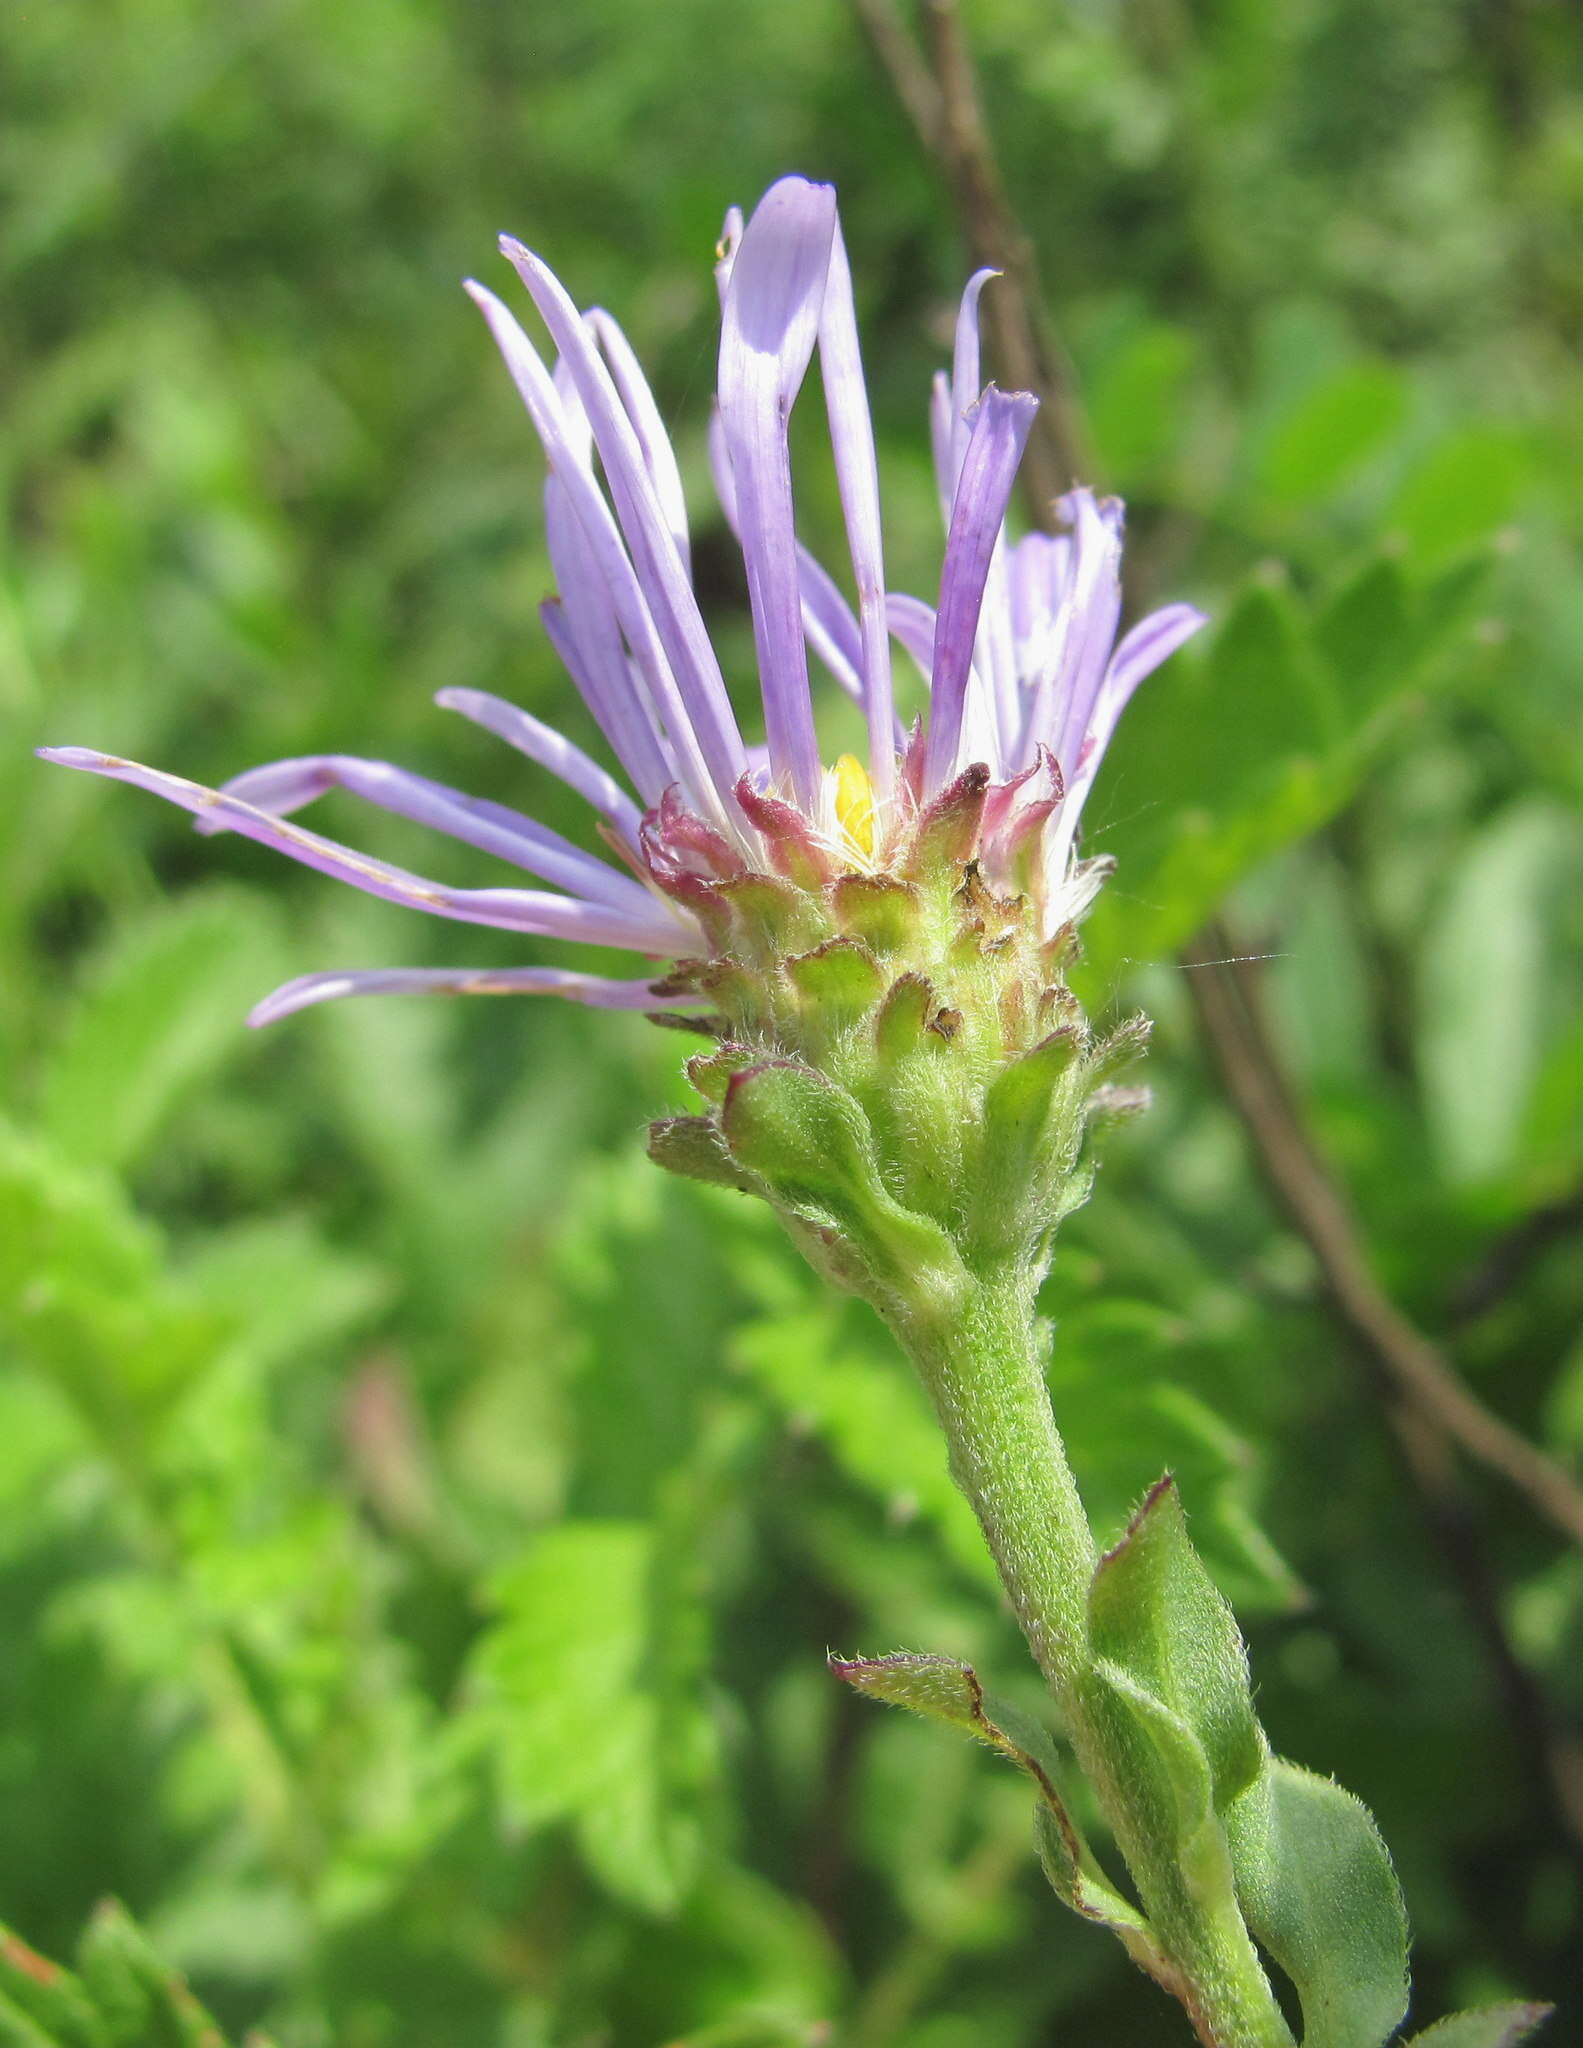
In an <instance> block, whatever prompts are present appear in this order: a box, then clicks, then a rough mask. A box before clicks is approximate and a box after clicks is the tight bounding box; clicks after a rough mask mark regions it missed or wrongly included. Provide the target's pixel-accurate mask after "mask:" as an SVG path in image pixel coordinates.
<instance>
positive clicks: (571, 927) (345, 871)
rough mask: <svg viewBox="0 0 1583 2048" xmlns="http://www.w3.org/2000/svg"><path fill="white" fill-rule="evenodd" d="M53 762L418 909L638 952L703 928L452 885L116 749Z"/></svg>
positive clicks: (657, 950)
mask: <svg viewBox="0 0 1583 2048" xmlns="http://www.w3.org/2000/svg"><path fill="white" fill-rule="evenodd" d="M39 751H40V754H41V755H42V757H43V759H44V760H46V761H54V762H57V763H58V764H59V765H60V766H62V767H65V768H84V769H86V770H88V771H89V773H91V774H94V775H105V776H108V777H109V778H110V780H111V781H113V782H130V783H133V784H135V785H136V787H137V788H139V789H146V790H150V791H152V792H153V794H154V795H155V796H162V797H164V798H166V799H167V801H168V802H170V803H173V804H179V805H180V806H181V808H182V809H183V810H185V811H191V812H192V813H193V814H194V816H198V817H208V818H223V820H224V822H225V824H226V825H227V826H229V828H230V829H231V830H232V831H235V832H240V833H241V834H242V835H243V837H244V838H247V839H256V840H257V841H258V842H259V844H260V845H261V846H270V847H273V848H274V849H275V851H276V852H277V853H283V854H285V855H286V856H287V858H288V859H290V860H295V861H300V862H301V863H302V865H303V866H304V867H310V868H316V869H318V871H319V873H320V874H325V875H330V876H332V877H333V878H334V879H335V880H336V881H338V882H349V883H350V884H351V885H352V887H353V888H354V889H361V890H363V892H364V893H365V894H366V895H369V896H379V897H382V898H383V899H384V901H386V902H387V903H401V904H404V905H406V906H407V908H409V909H412V910H426V911H427V912H428V913H429V915H430V916H431V917H447V918H453V919H455V921H456V922H457V923H459V924H487V925H496V926H499V927H500V928H501V929H502V930H505V931H518V932H533V933H536V934H537V935H538V936H539V937H541V938H553V939H581V940H584V941H585V942H587V943H588V944H590V945H595V946H624V947H626V948H627V949H628V950H630V951H632V952H634V953H654V954H661V955H668V954H672V953H675V952H677V951H678V950H679V949H681V948H683V947H685V945H686V944H687V942H688V940H689V939H693V940H696V937H697V934H696V931H695V930H694V929H693V927H692V925H691V923H690V921H688V920H685V919H683V918H682V916H681V915H680V913H678V912H676V911H674V910H672V909H671V908H670V907H669V906H667V905H664V904H662V903H660V902H659V901H658V900H657V899H655V898H650V899H649V900H648V903H647V905H646V907H645V909H644V911H643V913H642V914H641V915H638V914H636V913H632V914H629V913H627V912H625V911H620V910H612V909H610V908H609V907H608V906H606V905H604V904H599V903H584V902H580V901H579V900H578V899H577V898H575V897H572V896H554V895H551V894H549V893H548V892H547V891H545V890H542V889H451V888H447V887H446V886H445V885H444V884H443V883H440V882H431V881H429V880H427V879H426V878H425V877H424V876H422V875H413V874H409V873H408V872H407V870H406V869H405V868H398V867H395V866H393V865H392V864H391V863H390V862H389V861H382V860H376V859H374V858H373V856H372V855H370V854H366V853H354V852H353V851H352V849H351V848H350V847H346V846H341V845H339V844H337V842H336V841H335V840H333V839H324V838H321V837H320V835H319V834H318V833H317V832H308V831H305V830H304V829H303V827H302V826H300V825H290V824H287V822H286V821H285V820H284V819H283V818H276V817H272V816H271V815H270V813H269V812H268V811H261V810H258V809H256V808H255V807H254V806H253V805H252V804H249V803H243V802H242V801H241V800H240V799H239V798H237V797H234V796H226V795H225V794H224V793H223V792H222V791H221V790H218V789H208V788H205V786H204V785H203V784H202V783H199V782H188V781H187V780H186V778H185V777H184V776H180V775H166V774H164V773H163V772H162V771H161V770H159V769H157V768H145V767H143V766H142V765H141V764H140V763H138V762H136V761H124V760H122V759H121V758H120V756H119V755H116V754H99V753H95V752H93V750H92V749H91V748H88V747H43V748H40V750H39Z"/></svg>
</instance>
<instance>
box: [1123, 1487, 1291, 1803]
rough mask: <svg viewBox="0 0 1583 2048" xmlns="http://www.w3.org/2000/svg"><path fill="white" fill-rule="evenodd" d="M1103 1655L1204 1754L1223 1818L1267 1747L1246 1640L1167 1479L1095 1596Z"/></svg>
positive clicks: (1131, 1528) (1145, 1505)
mask: <svg viewBox="0 0 1583 2048" xmlns="http://www.w3.org/2000/svg"><path fill="white" fill-rule="evenodd" d="M1089 1625H1090V1628H1091V1630H1092V1632H1093V1643H1094V1648H1095V1651H1096V1652H1097V1653H1098V1654H1099V1655H1100V1656H1101V1657H1105V1658H1108V1659H1109V1660H1110V1661H1111V1662H1112V1663H1114V1664H1116V1665H1119V1666H1120V1667H1121V1668H1122V1669H1123V1670H1125V1671H1126V1672H1128V1673H1129V1674H1130V1676H1131V1677H1133V1678H1135V1679H1136V1680H1137V1681H1138V1682H1139V1683H1140V1684H1141V1685H1143V1686H1144V1687H1146V1688H1147V1689H1148V1691H1149V1692H1150V1693H1152V1694H1153V1695H1154V1697H1155V1698H1156V1699H1158V1700H1159V1701H1161V1702H1162V1703H1163V1704H1164V1705H1165V1706H1166V1707H1168V1708H1170V1709H1171V1711H1172V1712H1173V1713H1174V1714H1176V1715H1177V1716H1178V1717H1179V1718H1180V1719H1181V1720H1182V1721H1183V1722H1185V1723H1186V1725H1187V1726H1188V1727H1189V1728H1190V1729H1191V1730H1192V1731H1193V1733H1194V1734H1195V1735H1196V1736H1197V1738H1198V1740H1199V1742H1200V1743H1201V1744H1202V1745H1203V1751H1204V1756H1205V1758H1206V1760H1207V1762H1208V1765H1209V1769H1210V1772H1211V1774H1212V1779H1213V1793H1212V1798H1213V1805H1214V1808H1215V1811H1216V1812H1224V1811H1225V1808H1226V1806H1227V1805H1228V1804H1229V1802H1230V1801H1231V1800H1233V1799H1234V1798H1235V1797H1236V1796H1237V1794H1238V1793H1239V1792H1242V1791H1244V1790H1245V1789H1246V1788H1247V1786H1249V1785H1250V1784H1252V1782H1253V1780H1254V1779H1255V1778H1256V1777H1257V1776H1258V1774H1259V1770H1260V1768H1261V1766H1262V1763H1263V1760H1264V1753H1265V1751H1264V1739H1263V1737H1262V1735H1261V1733H1260V1731H1259V1724H1258V1721H1257V1718H1256V1717H1255V1715H1254V1711H1253V1696H1252V1693H1251V1692H1250V1690H1249V1685H1248V1659H1247V1652H1246V1650H1245V1649H1244V1648H1243V1643H1242V1635H1241V1631H1240V1630H1239V1629H1238V1627H1237V1623H1236V1618H1235V1616H1234V1615H1233V1614H1232V1612H1231V1608H1230V1607H1229V1605H1228V1604H1227V1602H1226V1600H1225V1598H1224V1596H1223V1595H1222V1594H1221V1592H1220V1590H1219V1588H1218V1587H1217V1586H1216V1585H1215V1583H1214V1581H1213V1580H1212V1579H1211V1578H1210V1576H1209V1574H1208V1572H1207V1571H1205V1569H1204V1566H1203V1563H1202V1561H1201V1560H1200V1558H1199V1556H1198V1553H1197V1551H1196V1550H1194V1548H1193V1545H1192V1542H1191V1540H1190V1539H1189V1537H1188V1533H1187V1518H1186V1516H1185V1515H1184V1514H1183V1512H1182V1502H1181V1496H1180V1495H1179V1494H1178V1492H1177V1489H1176V1485H1175V1482H1174V1481H1173V1480H1171V1479H1170V1478H1169V1477H1167V1478H1165V1479H1162V1480H1160V1481H1159V1483H1158V1484H1157V1485H1156V1486H1155V1487H1154V1488H1153V1489H1152V1490H1151V1492H1150V1493H1149V1495H1148V1497H1147V1499H1146V1500H1145V1501H1144V1503H1143V1505H1142V1507H1140V1508H1139V1510H1138V1512H1137V1514H1136V1515H1134V1517H1133V1518H1132V1521H1131V1523H1130V1524H1129V1525H1128V1528H1127V1532H1126V1534H1125V1535H1124V1536H1123V1537H1122V1539H1121V1541H1120V1542H1119V1543H1118V1544H1117V1545H1116V1547H1115V1549H1114V1550H1111V1551H1108V1552H1107V1553H1106V1555H1105V1556H1104V1557H1102V1558H1101V1559H1100V1562H1099V1567H1098V1569H1097V1570H1096V1572H1095V1574H1094V1582H1093V1586H1092V1588H1091V1590H1090V1593H1089Z"/></svg>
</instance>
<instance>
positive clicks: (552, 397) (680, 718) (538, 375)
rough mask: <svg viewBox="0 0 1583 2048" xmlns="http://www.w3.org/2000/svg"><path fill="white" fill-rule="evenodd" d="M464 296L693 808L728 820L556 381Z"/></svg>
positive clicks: (488, 302) (475, 295) (524, 344)
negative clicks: (537, 443) (590, 564)
mask: <svg viewBox="0 0 1583 2048" xmlns="http://www.w3.org/2000/svg"><path fill="white" fill-rule="evenodd" d="M467 292H468V295H469V297H471V299H472V300H473V302H474V304H475V305H476V306H477V307H478V309H479V311H480V312H481V313H482V314H483V316H484V318H485V320H486V321H488V323H489V330H490V332H491V334H493V336H494V338H495V343H496V345H497V347H498V348H499V350H500V352H501V354H502V355H503V356H504V357H505V359H506V367H507V368H508V369H509V370H510V372H511V376H512V381H513V382H514V383H515V385H516V387H517V390H518V392H519V394H520V395H521V398H522V401H523V403H524V405H526V407H527V409H528V414H529V417H530V418H531V419H532V421H533V425H534V430H535V431H536V433H537V434H538V437H539V439H540V440H541V441H542V442H543V444H544V449H545V453H546V455H547V456H548V457H549V460H550V464H551V467H552V468H553V469H554V470H555V473H556V475H557V477H558V478H559V479H560V480H561V482H563V483H564V484H565V485H566V488H567V494H568V497H569V499H570V501H571V504H572V507H573V509H574V511H575V512H576V514H577V518H578V522H579V524H580V525H581V527H582V530H583V534H584V537H585V539H586V541H587V543H588V546H589V549H590V551H591V553H592V554H593V556H594V559H595V561H596V562H597V564H598V566H599V570H600V573H601V575H602V576H603V578H604V581H605V584H606V587H607V588H608V590H609V593H610V599H611V602H612V604H613V605H614V607H615V612H616V617H617V618H618V619H619V620H620V622H621V630H622V632H623V633H624V634H625V636H626V639H627V643H628V645H629V646H630V647H631V649H632V651H633V653H634V654H635V655H636V657H637V660H638V664H639V667H640V668H641V670H642V674H643V680H644V683H645V686H646V688H647V689H648V692H649V695H650V698H651V700H652V702H653V705H654V708H655V709H656V710H657V712H658V713H659V716H660V718H661V719H662V721H663V724H664V729H665V733H666V736H667V738H668V740H669V742H670V745H671V748H672V750H673V752H674V753H675V756H676V765H677V769H678V775H679V779H680V781H681V784H682V787H683V789H684V790H685V791H686V793H687V797H688V801H689V802H690V803H691V804H692V806H693V807H694V809H696V810H698V811H700V812H702V813H704V814H706V815H708V816H710V817H715V818H720V819H724V818H725V816H726V811H725V807H724V804H723V802H722V800H721V796H720V792H719V789H718V787H717V785H716V783H715V780H714V777H713V775H712V774H711V772H710V768H709V766H708V764H707V762H706V761H705V759H704V756H703V753H702V751H701V749H700V747H699V742H698V736H697V734H696V732H695V730H694V727H693V721H692V719H691V717H690V716H689V715H688V709H687V705H686V704H685V702H684V701H683V698H682V695H681V692H680V690H679V689H678V688H677V684H676V678H675V675H674V673H673V671H672V669H671V665H670V660H669V657H668V656H667V654H666V651H665V647H664V645H663V642H662V640H661V636H660V633H659V630H658V626H657V623H656V621H655V619H654V617H653V614H652V613H651V611H650V610H649V604H648V599H647V596H646V595H645V592H644V588H643V585H642V583H641V582H640V581H639V578H638V575H637V571H636V570H635V569H634V567H633V565H632V561H631V559H630V557H629V556H628V554H627V550H626V546H625V543H624V542H623V540H622V538H621V533H620V530H619V528H618V527H617V525H616V522H615V518H614V516H613V515H612V513H611V510H610V507H609V505H608V504H607V503H606V502H605V497H604V493H603V492H602V491H601V490H600V488H599V486H598V484H597V483H596V482H595V480H594V475H593V472H592V470H591V469H590V468H589V467H588V464H587V463H586V462H585V461H584V460H583V459H582V457H581V456H580V454H579V453H578V450H577V447H576V444H575V442H574V441H573V440H572V439H571V438H570V437H569V436H568V432H567V427H566V421H565V415H564V411H563V409H562V406H561V403H560V400H559V398H558V396H557V395H556V390H555V385H554V381H553V380H552V378H551V376H550V373H549V371H548V370H546V369H545V367H544V364H543V363H542V362H541V361H540V359H539V355H538V351H537V350H536V349H535V348H534V346H533V344H532V342H531V341H529V339H528V337H527V336H526V335H525V334H524V333H523V331H522V329H521V327H520V326H519V325H518V324H517V321H516V320H515V318H514V317H513V316H512V314H511V313H510V312H509V311H508V310H507V308H506V307H505V306H504V305H502V303H501V302H500V300H499V299H497V298H496V297H495V295H494V293H493V292H491V291H488V290H486V288H485V287H484V286H483V285H481V284H475V283H472V282H471V281H469V283H468V285H467ZM579 331H581V329H580V326H579Z"/></svg>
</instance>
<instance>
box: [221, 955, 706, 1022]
mask: <svg viewBox="0 0 1583 2048" xmlns="http://www.w3.org/2000/svg"><path fill="white" fill-rule="evenodd" d="M432 994H439V995H459V996H534V995H544V996H563V997H565V998H566V999H567V1000H568V1001H570V1002H574V1003H588V1004H590V1005H592V1006H593V1008H595V1009H599V1010H673V1009H675V1007H676V998H675V996H666V995H656V994H655V993H654V984H653V982H652V980H649V981H610V980H607V979H606V978H605V977H604V976H602V975H598V974H577V973H574V972H573V971H572V970H571V969H569V968H564V967H506V968H496V967H374V968H367V969H357V970H354V971H351V972H348V973H345V974H300V975H298V977H297V978H296V980H295V981H288V982H286V983H284V984H283V985H282V986H281V987H280V988H277V989H276V990H275V991H274V993H273V994H272V995H267V996H265V998H264V1000H263V1001H262V1002H261V1003H258V1004H256V1005H255V1006H254V1008H253V1009H252V1010H251V1011H250V1013H249V1015H248V1019H247V1021H248V1023H249V1024H250V1025H252V1026H253V1028H254V1029H255V1030H256V1029H258V1028H259V1027H261V1026H262V1025H265V1024H275V1023H278V1022H279V1021H280V1019H281V1018H282V1017H289V1016H291V1015H292V1014H293V1013H294V1012H295V1011H297V1010H306V1009H308V1008H309V1007H310V1006H311V1005H312V1004H314V1003H329V1002H334V1001H335V1000H336V999H337V998H338V997H341V996H384V995H432Z"/></svg>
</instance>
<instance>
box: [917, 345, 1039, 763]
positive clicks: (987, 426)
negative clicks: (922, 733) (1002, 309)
mask: <svg viewBox="0 0 1583 2048" xmlns="http://www.w3.org/2000/svg"><path fill="white" fill-rule="evenodd" d="M1038 409H1039V401H1038V400H1037V399H1036V398H1034V397H1032V396H1031V395H1030V394H1029V393H1027V392H1025V391H998V390H997V389H996V388H995V386H994V385H993V384H992V385H990V387H989V389H988V390H987V391H986V392H985V393H984V396H983V398H982V399H981V400H980V401H979V404H978V407H977V409H976V411H975V413H974V416H973V423H972V427H971V430H970V434H969V438H968V444H967V452H966V454H965V456H964V457H963V461H962V470H961V475H960V477H959V479H958V482H957V488H956V499H955V502H954V504H953V505H952V507H951V530H950V532H949V534H948V535H947V537H946V544H945V563H944V566H943V568H942V569H941V572H940V608H939V616H938V619H937V621H936V626H935V638H934V662H933V684H932V688H931V693H930V700H929V752H928V759H927V765H926V770H925V784H924V787H925V791H926V793H929V792H932V791H934V790H937V789H939V788H940V787H941V786H942V785H943V784H944V783H946V782H948V781H949V780H950V778H951V776H952V775H953V774H954V773H955V772H956V768H957V765H958V749H959V744H960V741H961V738H962V729H963V713H964V709H965V705H966V697H967V683H968V676H969V674H970V672H971V669H972V664H973V647H974V642H975V640H976V638H977V635H978V620H979V610H980V607H981V606H982V604H983V601H984V584H985V580H986V578H987V576H988V574H989V565H990V558H991V556H992V555H993V553H994V549H995V543H996V541H997V540H998V539H999V537H1000V530H1001V525H1002V522H1003V521H1004V519H1005V516H1006V504H1007V500H1008V499H1009V497H1010V495H1011V486H1012V481H1013V479H1014V478H1015V476H1016V474H1017V465H1018V463H1019V462H1020V461H1021V460H1022V451H1023V448H1024V447H1025V446H1026V444H1027V439H1028V432H1029V429H1030V428H1031V427H1032V425H1033V417H1034V414H1035V413H1036V412H1037V411H1038Z"/></svg>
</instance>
